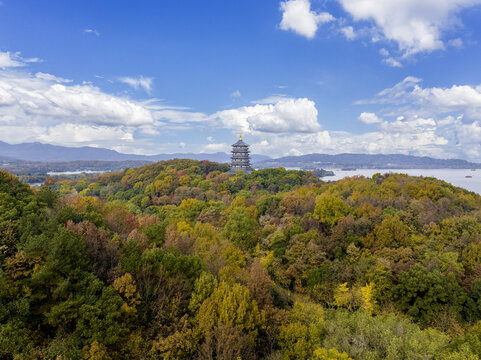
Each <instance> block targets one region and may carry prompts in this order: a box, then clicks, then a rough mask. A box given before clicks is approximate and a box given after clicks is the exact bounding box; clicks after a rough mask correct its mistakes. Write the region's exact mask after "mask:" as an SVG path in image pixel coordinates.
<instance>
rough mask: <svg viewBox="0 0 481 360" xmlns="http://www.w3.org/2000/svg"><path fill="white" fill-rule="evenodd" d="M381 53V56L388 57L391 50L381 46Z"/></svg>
mask: <svg viewBox="0 0 481 360" xmlns="http://www.w3.org/2000/svg"><path fill="white" fill-rule="evenodd" d="M379 54H381V56H384V57H388V56H389V51H388V50H386V49H385V48H381V49H380V50H379Z"/></svg>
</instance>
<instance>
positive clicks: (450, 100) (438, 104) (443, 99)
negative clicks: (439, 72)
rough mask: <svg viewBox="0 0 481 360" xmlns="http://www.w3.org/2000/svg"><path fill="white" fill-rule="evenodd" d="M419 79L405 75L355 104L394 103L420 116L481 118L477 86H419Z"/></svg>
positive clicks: (479, 96) (480, 103) (479, 86)
mask: <svg viewBox="0 0 481 360" xmlns="http://www.w3.org/2000/svg"><path fill="white" fill-rule="evenodd" d="M421 82H422V80H421V79H419V78H416V77H413V76H408V77H406V78H405V79H404V80H402V81H401V82H399V83H397V84H396V85H394V86H393V87H391V88H387V89H384V90H383V91H381V92H379V93H378V94H377V95H376V96H375V97H374V99H371V100H367V101H360V102H358V103H359V104H369V103H370V104H396V105H404V106H407V109H406V111H408V112H409V113H410V114H413V113H417V114H422V115H428V116H430V115H432V114H445V113H451V112H462V113H464V114H465V117H464V119H465V120H466V118H468V119H470V118H473V117H479V119H481V85H478V86H471V85H452V86H451V87H445V88H442V87H431V88H423V87H421V85H420V84H421Z"/></svg>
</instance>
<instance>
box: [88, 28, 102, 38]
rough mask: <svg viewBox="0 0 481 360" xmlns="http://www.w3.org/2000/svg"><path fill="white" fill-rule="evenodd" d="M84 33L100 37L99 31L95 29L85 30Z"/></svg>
mask: <svg viewBox="0 0 481 360" xmlns="http://www.w3.org/2000/svg"><path fill="white" fill-rule="evenodd" d="M84 33H87V34H94V35H95V36H97V37H98V36H100V33H99V32H98V31H97V30H95V29H85V30H84Z"/></svg>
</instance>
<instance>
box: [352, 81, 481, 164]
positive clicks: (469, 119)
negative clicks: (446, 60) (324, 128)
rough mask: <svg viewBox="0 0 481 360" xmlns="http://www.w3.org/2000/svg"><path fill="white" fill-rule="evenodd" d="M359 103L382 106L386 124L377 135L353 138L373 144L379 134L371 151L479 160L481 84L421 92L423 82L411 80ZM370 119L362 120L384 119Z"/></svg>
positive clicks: (369, 134) (381, 112)
mask: <svg viewBox="0 0 481 360" xmlns="http://www.w3.org/2000/svg"><path fill="white" fill-rule="evenodd" d="M358 104H363V105H368V104H376V105H383V106H384V108H383V109H381V110H379V111H378V114H379V113H380V114H382V115H383V118H384V119H385V120H382V121H379V122H377V123H376V125H377V131H375V132H372V133H367V134H362V135H356V136H355V137H356V138H359V137H361V138H364V139H368V138H370V139H375V138H376V136H378V135H380V134H381V135H382V136H381V137H379V138H378V140H373V142H372V144H371V145H370V148H371V149H374V150H376V151H382V148H383V147H387V148H389V146H390V148H391V149H392V152H404V153H411V154H417V155H430V156H435V157H461V158H468V159H470V160H473V161H478V162H479V161H480V160H481V141H480V138H481V85H478V86H475V85H452V86H450V87H422V79H419V78H416V77H412V76H410V77H406V78H405V79H404V80H402V81H401V82H399V83H397V84H395V85H394V86H393V87H391V88H387V89H384V90H382V91H380V92H379V93H378V94H377V95H376V96H375V97H374V98H373V99H371V100H367V101H366V100H365V101H360V102H358ZM365 114H366V113H365ZM367 114H370V115H369V116H368V115H364V116H362V117H363V118H366V119H368V118H371V117H372V118H373V119H375V118H378V119H380V116H379V115H378V114H374V113H367ZM390 119H394V120H390ZM360 120H361V116H360ZM356 142H357V144H358V145H359V146H362V144H364V145H367V144H366V143H365V142H364V141H363V140H361V139H357V141H356ZM389 144H391V145H389Z"/></svg>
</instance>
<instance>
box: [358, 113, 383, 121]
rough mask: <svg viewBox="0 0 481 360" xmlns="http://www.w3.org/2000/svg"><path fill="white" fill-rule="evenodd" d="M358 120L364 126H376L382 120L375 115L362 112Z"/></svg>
mask: <svg viewBox="0 0 481 360" xmlns="http://www.w3.org/2000/svg"><path fill="white" fill-rule="evenodd" d="M359 120H360V121H362V122H363V123H365V124H377V123H380V122H382V119H381V118H379V117H378V116H377V115H376V114H374V113H370V112H363V113H361V115H359Z"/></svg>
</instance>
